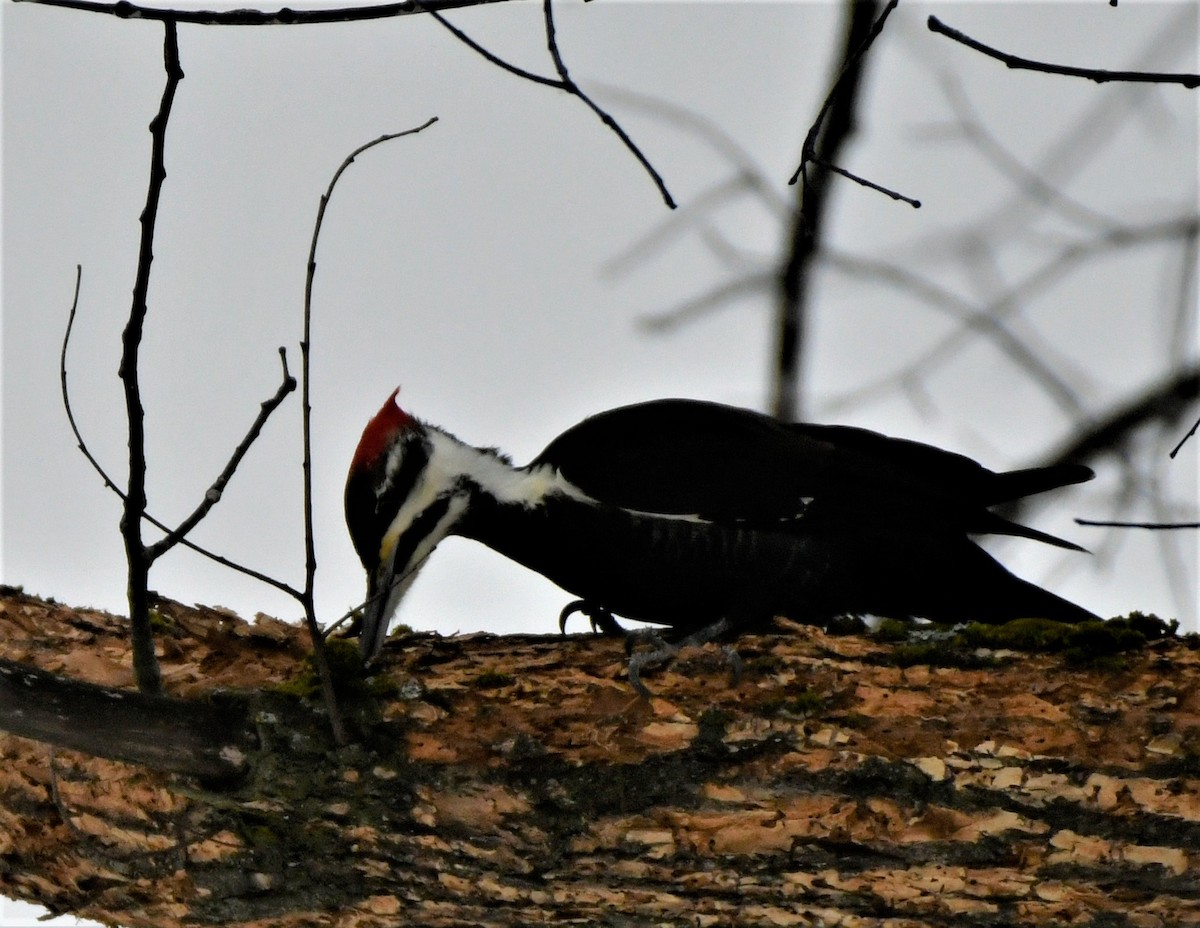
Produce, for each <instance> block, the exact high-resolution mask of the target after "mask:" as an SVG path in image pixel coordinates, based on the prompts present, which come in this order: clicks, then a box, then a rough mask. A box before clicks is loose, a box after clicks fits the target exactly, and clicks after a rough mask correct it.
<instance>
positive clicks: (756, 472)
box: [530, 400, 833, 522]
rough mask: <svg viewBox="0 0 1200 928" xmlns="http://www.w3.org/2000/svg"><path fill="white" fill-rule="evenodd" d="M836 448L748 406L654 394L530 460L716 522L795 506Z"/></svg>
mask: <svg viewBox="0 0 1200 928" xmlns="http://www.w3.org/2000/svg"><path fill="white" fill-rule="evenodd" d="M832 451H833V448H832V447H831V446H829V445H827V444H826V443H825V442H822V441H821V440H819V439H814V438H809V437H807V436H804V435H799V434H796V433H793V432H792V431H790V430H789V429H788V428H787V427H786V426H784V425H782V424H780V423H779V422H778V421H776V420H774V419H772V418H770V417H769V416H764V415H761V414H759V413H756V412H752V411H750V410H746V409H738V408H735V407H732V406H722V405H719V404H716V403H705V402H700V401H696V400H655V401H652V402H648V403H639V404H637V405H634V406H625V407H621V408H619V409H612V410H608V411H606V412H602V413H599V414H597V415H595V416H591V417H590V418H588V419H585V420H583V421H582V422H580V423H579V424H578V425H575V426H572V427H571V428H570V429H568V430H567V431H565V432H564V433H563V434H561V435H559V436H558V438H556V439H554V441H552V442H551V443H550V444H549V445H548V446H547V447H546V449H545V450H544V451H542V453H541V454H540V455H538V457H537V458H536V459H534V461H533V462H532V463H531V464H530V466H531V467H533V466H537V465H540V464H551V465H553V466H554V467H555V468H557V469H558V471H559V472H560V473H561V474H562V475H563V476H564V477H565V478H566V479H567V480H569V481H570V482H571V483H573V484H574V485H575V486H577V487H579V489H581V490H583V492H585V493H587V494H588V495H589V496H591V497H593V498H595V499H597V500H600V501H602V502H605V503H609V504H611V505H614V506H620V507H622V508H625V509H632V510H637V511H640V512H648V513H661V514H666V515H696V516H699V517H701V518H703V519H707V520H712V521H718V522H743V521H745V522H771V521H779V520H780V519H787V518H791V517H795V516H797V515H799V514H800V513H802V512H803V511H804V509H805V506H806V500H807V499H808V498H810V497H811V496H812V493H813V490H814V488H815V486H816V485H817V482H818V481H814V479H813V475H814V473H815V472H816V471H817V470H819V468H821V467H822V463H821V462H822V461H823V460H824V459H825V458H826V457H827V456H828V455H829V454H830V453H831V452H832Z"/></svg>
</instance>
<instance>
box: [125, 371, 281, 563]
mask: <svg viewBox="0 0 1200 928" xmlns="http://www.w3.org/2000/svg"><path fill="white" fill-rule="evenodd" d="M279 360H280V361H281V362H282V364H283V380H282V381H281V382H280V384H279V389H278V390H276V391H275V394H274V396H272V397H270V398H269V399H267V400H265V401H264V402H263V403H262V405H261V406H260V407H259V410H258V415H257V416H256V417H255V419H254V422H253V423H252V424H251V426H250V431H248V432H247V433H246V437H245V438H243V439H242V441H241V443H240V444H239V445H238V446H237V447H236V448H235V449H234V450H233V455H232V456H231V457H230V458H229V461H228V463H226V465H225V468H224V470H222V471H221V473H220V474H219V475H218V477H217V479H216V480H214V481H213V485H212V486H211V487H209V488H208V491H207V492H206V493H205V494H204V499H203V500H201V502H200V505H199V506H197V507H196V508H195V510H193V512H192V514H191V515H189V516H188V517H187V518H186V519H184V520H183V521H182V522H180V523H179V525H178V526H177V527H176V528H175V530H174V531H172V532H169V533H168V534H167V535H166V537H164V538H161V539H159V540H158V541H157V542H155V543H154V544H153V545H151V546H150V547H149V548H147V549H146V556H147V557H148V558H149V559H150V560H151V562H153V561H156V560H158V559H159V558H160V557H162V555H164V554H166V553H167V552H168V551H170V550H171V549H172V548H173V547H175V545H177V544H179V542H181V541H182V540H183V538H184V536H185V535H187V534H188V533H189V532H190V531H191V530H192V529H194V528H195V527H196V526H197V525H199V524H200V521H201V520H202V519H203V518H204V517H205V516H206V515H208V513H209V510H211V509H212V507H213V506H215V505H216V504H217V503H218V502H220V499H221V494H222V493H224V492H225V487H226V486H227V485H228V484H229V481H230V480H231V479H232V478H233V475H234V472H235V471H236V470H237V468H238V465H239V464H241V463H242V458H244V457H245V456H246V452H247V451H249V450H250V446H251V445H252V444H254V442H255V441H256V440H257V439H258V436H259V434H260V433H261V432H262V430H263V426H264V425H266V424H267V419H269V418H270V417H271V413H273V412H274V411H275V410H276V409H278V408H279V405H280V404H281V403H282V402H283V401H284V399H285V398H286V397H287V395H288V394H289V393H291V392H292V391H293V390H295V389H296V378H295V377H293V376H292V375H291V372H290V371H289V370H288V366H287V349H285V348H280V349H279Z"/></svg>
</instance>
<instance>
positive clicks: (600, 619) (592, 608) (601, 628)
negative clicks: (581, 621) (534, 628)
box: [558, 599, 625, 637]
mask: <svg viewBox="0 0 1200 928" xmlns="http://www.w3.org/2000/svg"><path fill="white" fill-rule="evenodd" d="M576 612H581V613H583V614H584V615H586V616H587V617H588V621H589V622H591V623H592V631H593V632H599V633H600V634H603V635H608V636H610V637H621V636H624V635H625V629H623V628H622V627H621V626H620V624H619V623H618V622H617V620H616V619H614V618H613V614H612V613H611V612H609V611H608V610H607V609H605V608H604V607H603V606H596V605H593V604H592V603H589V602H588V601H587V600H586V599H577V600H575V601H574V602H570V603H567V604H566V605H565V606H563V610H562V612H560V613H559V614H558V630H559V632H561V633H562V634H564V635H565V634H566V633H567V619H569V618H570V617H571V616H573V615H574V614H575V613H576Z"/></svg>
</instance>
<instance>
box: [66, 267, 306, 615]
mask: <svg viewBox="0 0 1200 928" xmlns="http://www.w3.org/2000/svg"><path fill="white" fill-rule="evenodd" d="M81 275H82V268H80V267H79V266H78V265H77V266H76V268H75V298H74V300H73V301H72V302H71V313H70V315H69V316H68V318H67V331H66V334H65V335H64V336H63V344H62V352H61V354H60V356H59V370H58V375H59V381H60V383H61V385H62V399H63V408H64V409H65V410H66V413H67V422H68V423H70V426H71V431H72V433H74V435H75V444H76V447H78V448H79V450H80V452H82V454H83V456H84V457H85V458H86V459H87V461H88V463H89V464H91V465H92V468H93V469H94V470H95V471H96V473H97V474H99V475H100V479H102V480H103V481H104V485H105V487H107V488H108V489H109V490H112V491H113V493H115V494H116V495H117V496H118V498H120V500H121V501H122V502H124V501H125V491H124V490H122V489H121V488H120V487H119V486H117V484H116V482H115V481H114V480H113V479H112V478H111V477H110V476H109V475H108V472H107V471H105V470H104V468H103V467H102V466H101V465H100V462H99V461H98V460H97V459H96V457H95V455H93V454H92V452H91V449H89V448H88V445H87V442H86V441H85V440H84V438H83V435H82V433H81V432H80V430H79V425H78V423H77V422H76V421H75V413H74V410H73V409H72V408H71V395H70V391H69V390H68V389H67V347H68V345H69V344H70V341H71V331H72V329H73V327H74V325H75V313H76V310H77V308H78V306H79V283H80V277H81ZM142 518H143V519H145V520H146V521H147V522H149V523H150V524H151V525H153V526H154V527H155V528H157V529H159V530H160V531H162V532H163V533H165V534H170V532H171V528H170V526H168V525H167V524H166V523H164V522H162V521H160V520H159V519H156V518H155V517H154V516H153V515H151V514H150V513H149V512H143V513H142ZM179 543H180V544H181V545H183V546H184V547H185V548H189V549H190V550H192V551H195V552H196V553H197V554H200V555H203V556H204V557H206V558H208V559H209V560H212V561H215V562H216V563H218V564H220V565H221V566H223V567H228V568H229V569H230V570H234V571H237V572H238V573H241V574H245V575H246V576H248V577H252V578H253V579H255V580H259V581H261V582H262V583H265V584H267V585H268V586H273V587H275V589H277V590H279V591H281V592H283V593H287V594H288V595H289V596H292V597H293V598H295V599H300V598H301V593H300V591H299V590H297V589H295V588H294V587H292V586H289V585H288V584H286V583H284V582H283V581H281V580H276V579H275V578H274V577H271V576H268V575H267V574H264V573H261V572H260V571H257V570H254V569H253V568H251V567H246V566H245V565H244V564H239V563H237V562H236V561H231V560H229V559H228V558H225V557H222V556H221V555H219V554H214V553H213V552H212V551H209V550H208V549H207V548H204V547H201V546H200V545H198V544H196V543H195V542H192V541H189V540H188V539H186V538H180V539H179Z"/></svg>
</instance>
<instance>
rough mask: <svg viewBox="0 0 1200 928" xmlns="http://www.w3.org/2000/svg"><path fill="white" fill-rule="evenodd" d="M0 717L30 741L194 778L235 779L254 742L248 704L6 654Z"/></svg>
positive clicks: (0, 670)
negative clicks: (134, 687)
mask: <svg viewBox="0 0 1200 928" xmlns="http://www.w3.org/2000/svg"><path fill="white" fill-rule="evenodd" d="M0 719H2V720H3V727H4V730H5V731H7V732H9V733H11V734H14V735H20V736H21V737H24V738H35V739H37V740H38V741H45V742H48V743H50V744H53V745H57V746H58V747H62V748H68V749H71V750H76V751H86V752H88V753H90V754H95V755H97V756H100V757H110V758H113V759H114V760H123V761H127V762H129V763H134V764H144V765H146V766H148V767H153V768H156V769H159V770H171V771H177V772H180V773H187V774H191V775H193V776H204V777H221V778H228V777H233V776H236V775H238V774H239V773H241V772H243V771H244V769H245V767H246V760H247V755H248V754H249V752H250V750H252V749H253V747H254V746H255V739H254V736H253V734H252V733H251V732H250V731H249V726H248V725H247V712H246V709H245V708H244V707H238V706H235V705H232V704H226V705H215V704H212V703H209V702H184V701H183V700H180V699H170V698H167V697H165V696H149V695H147V694H145V693H138V692H132V691H130V690H121V689H115V688H112V687H107V686H97V685H96V684H94V683H85V682H84V681H82V680H72V679H70V678H68V677H62V676H58V675H57V674H53V673H50V672H48V671H45V670H41V669H39V668H37V667H32V666H29V665H27V664H19V663H17V662H16V661H11V660H7V659H2V658H0ZM85 719H86V722H85V721H84V720H85Z"/></svg>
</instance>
